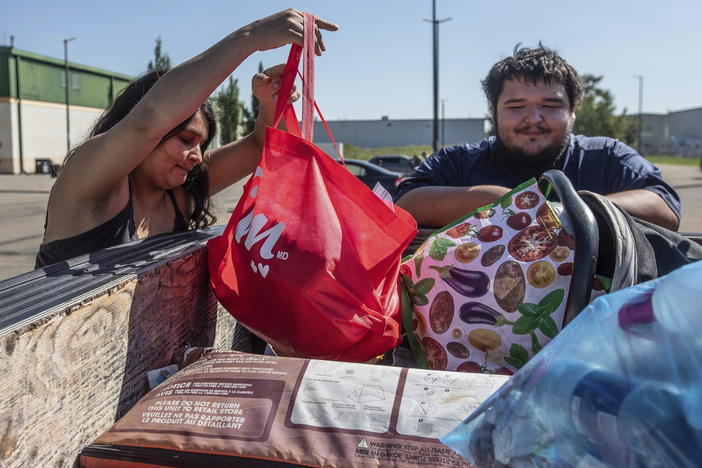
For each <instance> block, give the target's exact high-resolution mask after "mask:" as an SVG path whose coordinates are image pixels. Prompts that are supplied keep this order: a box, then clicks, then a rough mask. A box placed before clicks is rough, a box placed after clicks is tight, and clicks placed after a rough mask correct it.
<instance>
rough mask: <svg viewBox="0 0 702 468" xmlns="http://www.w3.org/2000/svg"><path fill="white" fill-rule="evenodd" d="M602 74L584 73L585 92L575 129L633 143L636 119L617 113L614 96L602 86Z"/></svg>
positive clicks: (587, 133) (586, 133)
mask: <svg viewBox="0 0 702 468" xmlns="http://www.w3.org/2000/svg"><path fill="white" fill-rule="evenodd" d="M602 78H603V77H602V76H595V75H583V81H584V82H585V92H584V93H583V100H582V102H581V103H580V105H579V106H578V108H577V110H576V114H577V119H576V120H575V126H574V128H573V131H574V132H575V133H580V134H583V135H589V136H608V137H612V138H618V139H619V140H621V141H623V142H625V143H627V144H632V143H633V142H634V141H635V139H636V130H635V128H634V126H633V125H634V123H635V119H631V118H629V116H627V115H626V109H624V110H623V111H622V113H621V114H619V115H617V114H616V113H615V105H614V96H613V95H612V93H611V92H610V91H609V90H607V89H603V88H601V87H600V82H601V81H602Z"/></svg>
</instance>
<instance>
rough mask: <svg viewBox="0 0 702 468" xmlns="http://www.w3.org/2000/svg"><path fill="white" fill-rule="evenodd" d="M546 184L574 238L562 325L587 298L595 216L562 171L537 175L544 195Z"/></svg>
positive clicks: (593, 265) (596, 241)
mask: <svg viewBox="0 0 702 468" xmlns="http://www.w3.org/2000/svg"><path fill="white" fill-rule="evenodd" d="M548 184H550V185H551V186H552V187H553V189H554V191H555V193H556V195H557V196H558V198H559V199H560V201H561V204H562V205H563V213H564V214H565V215H566V216H567V217H568V221H570V226H571V227H572V229H573V233H572V234H573V237H574V238H575V258H574V259H573V275H572V276H571V278H570V292H569V293H568V299H567V301H566V309H565V315H564V317H563V326H564V327H565V326H566V325H567V324H568V323H569V322H570V321H571V320H573V319H574V318H575V316H576V315H578V314H579V313H580V311H581V310H583V308H585V306H586V305H588V303H589V302H590V294H591V293H592V281H593V277H594V275H595V269H596V268H597V254H598V248H599V230H598V228H597V220H596V219H595V216H594V215H593V214H592V211H590V208H589V207H588V206H587V205H586V204H585V202H583V200H582V199H581V198H580V195H578V193H577V192H576V191H575V189H574V188H573V184H572V183H571V182H570V180H569V179H568V178H567V177H566V175H565V174H564V173H563V172H561V171H559V170H557V169H551V170H550V171H546V172H544V173H543V175H542V176H541V177H540V178H539V188H540V189H541V192H542V193H544V194H545V195H546V196H547V197H548V194H549V192H550V191H549V190H548Z"/></svg>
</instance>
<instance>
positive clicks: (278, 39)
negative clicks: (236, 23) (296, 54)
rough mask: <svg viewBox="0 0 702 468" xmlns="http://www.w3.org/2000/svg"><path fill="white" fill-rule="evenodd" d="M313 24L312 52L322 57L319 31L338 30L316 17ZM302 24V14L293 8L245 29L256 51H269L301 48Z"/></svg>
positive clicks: (322, 43) (324, 48) (323, 48)
mask: <svg viewBox="0 0 702 468" xmlns="http://www.w3.org/2000/svg"><path fill="white" fill-rule="evenodd" d="M314 22H315V28H314V31H315V41H314V50H315V53H316V54H317V55H322V52H323V51H325V50H326V47H325V46H324V40H323V39H322V33H321V32H320V30H321V29H324V30H327V31H336V30H338V29H339V26H337V25H336V24H334V23H330V22H329V21H327V20H324V19H322V18H317V17H315V20H314ZM302 24H303V15H302V13H301V12H300V11H298V10H295V9H293V8H289V9H287V10H285V11H281V12H279V13H275V14H273V15H271V16H268V17H266V18H263V19H260V20H258V21H255V22H253V23H251V24H250V25H249V26H248V27H247V29H249V31H250V33H251V37H252V38H253V41H254V44H255V47H256V49H257V50H269V49H275V48H276V47H281V46H284V45H285V44H297V45H299V46H302V45H303V44H302V40H303V33H302V31H303V27H302Z"/></svg>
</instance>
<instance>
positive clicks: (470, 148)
mask: <svg viewBox="0 0 702 468" xmlns="http://www.w3.org/2000/svg"><path fill="white" fill-rule="evenodd" d="M491 144H492V142H491V141H490V140H489V139H487V138H485V139H483V140H480V141H476V142H474V143H466V144H463V145H456V146H450V147H448V148H444V149H442V150H441V151H440V153H445V154H446V155H448V156H450V157H459V158H465V157H468V158H474V157H477V156H480V155H482V154H485V153H487V152H488V150H489V149H490V146H491Z"/></svg>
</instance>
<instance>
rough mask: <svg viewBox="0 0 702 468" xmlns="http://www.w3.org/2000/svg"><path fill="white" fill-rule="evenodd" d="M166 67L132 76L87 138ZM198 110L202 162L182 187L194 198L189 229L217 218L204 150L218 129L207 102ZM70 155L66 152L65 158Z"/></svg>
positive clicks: (123, 112) (119, 114) (123, 111)
mask: <svg viewBox="0 0 702 468" xmlns="http://www.w3.org/2000/svg"><path fill="white" fill-rule="evenodd" d="M167 71H168V69H156V70H154V71H151V72H148V73H146V74H145V75H143V76H140V77H139V78H137V79H135V80H134V81H132V82H131V83H129V84H128V85H127V87H126V88H124V89H123V90H122V91H121V92H120V93H119V94H118V95H117V97H116V98H115V101H114V102H113V103H112V105H111V106H110V107H109V108H108V109H107V110H106V111H105V112H104V113H103V114H102V115H101V116H100V118H99V119H98V121H97V122H96V123H95V126H94V127H93V129H92V130H91V131H90V137H94V136H95V135H100V134H101V133H105V132H106V131H108V130H109V129H111V128H112V127H114V126H115V125H116V124H117V123H118V122H119V121H121V120H122V119H123V118H125V117H126V116H127V114H129V112H130V111H131V110H132V109H133V108H134V106H135V105H136V104H137V102H139V101H140V100H141V99H142V98H143V97H144V96H145V95H146V93H147V92H148V91H149V90H150V89H151V87H152V86H153V85H154V84H155V83H156V82H157V81H158V80H159V78H161V77H162V76H163V75H165V74H166V72H167ZM198 111H199V112H202V114H203V116H204V118H205V121H206V122H207V139H205V140H204V141H203V142H202V143H200V151H201V152H202V163H200V164H198V165H197V166H195V167H194V168H193V169H192V170H191V171H190V172H189V173H188V176H187V178H186V179H185V183H184V184H183V189H184V190H185V193H186V194H187V195H188V196H190V198H191V199H192V200H193V212H192V214H191V215H190V220H189V222H188V225H189V227H190V228H192V229H199V228H202V227H205V226H210V225H212V224H214V223H215V221H216V220H217V219H216V218H215V216H214V215H213V214H212V212H211V211H210V210H211V203H210V197H209V182H208V177H207V159H206V158H207V154H206V153H205V150H206V149H207V147H208V146H209V144H210V142H211V141H212V138H214V135H215V133H216V132H217V123H216V121H215V117H214V112H213V111H212V108H211V107H210V105H209V104H208V103H207V101H205V102H204V103H203V104H202V106H200V109H198ZM193 117H194V114H193V115H192V116H190V117H189V118H187V119H186V120H184V121H183V122H181V123H180V124H178V125H177V126H176V127H175V128H173V129H172V130H171V131H169V132H168V133H167V134H166V136H164V137H163V138H162V139H161V142H163V141H166V140H167V139H168V138H170V137H172V136H174V135H176V134H178V133H179V132H180V131H182V130H183V129H184V128H185V127H186V126H187V125H188V123H189V122H190V120H191V119H192V118H193ZM70 156H71V155H70V154H69V155H68V157H70Z"/></svg>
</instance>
